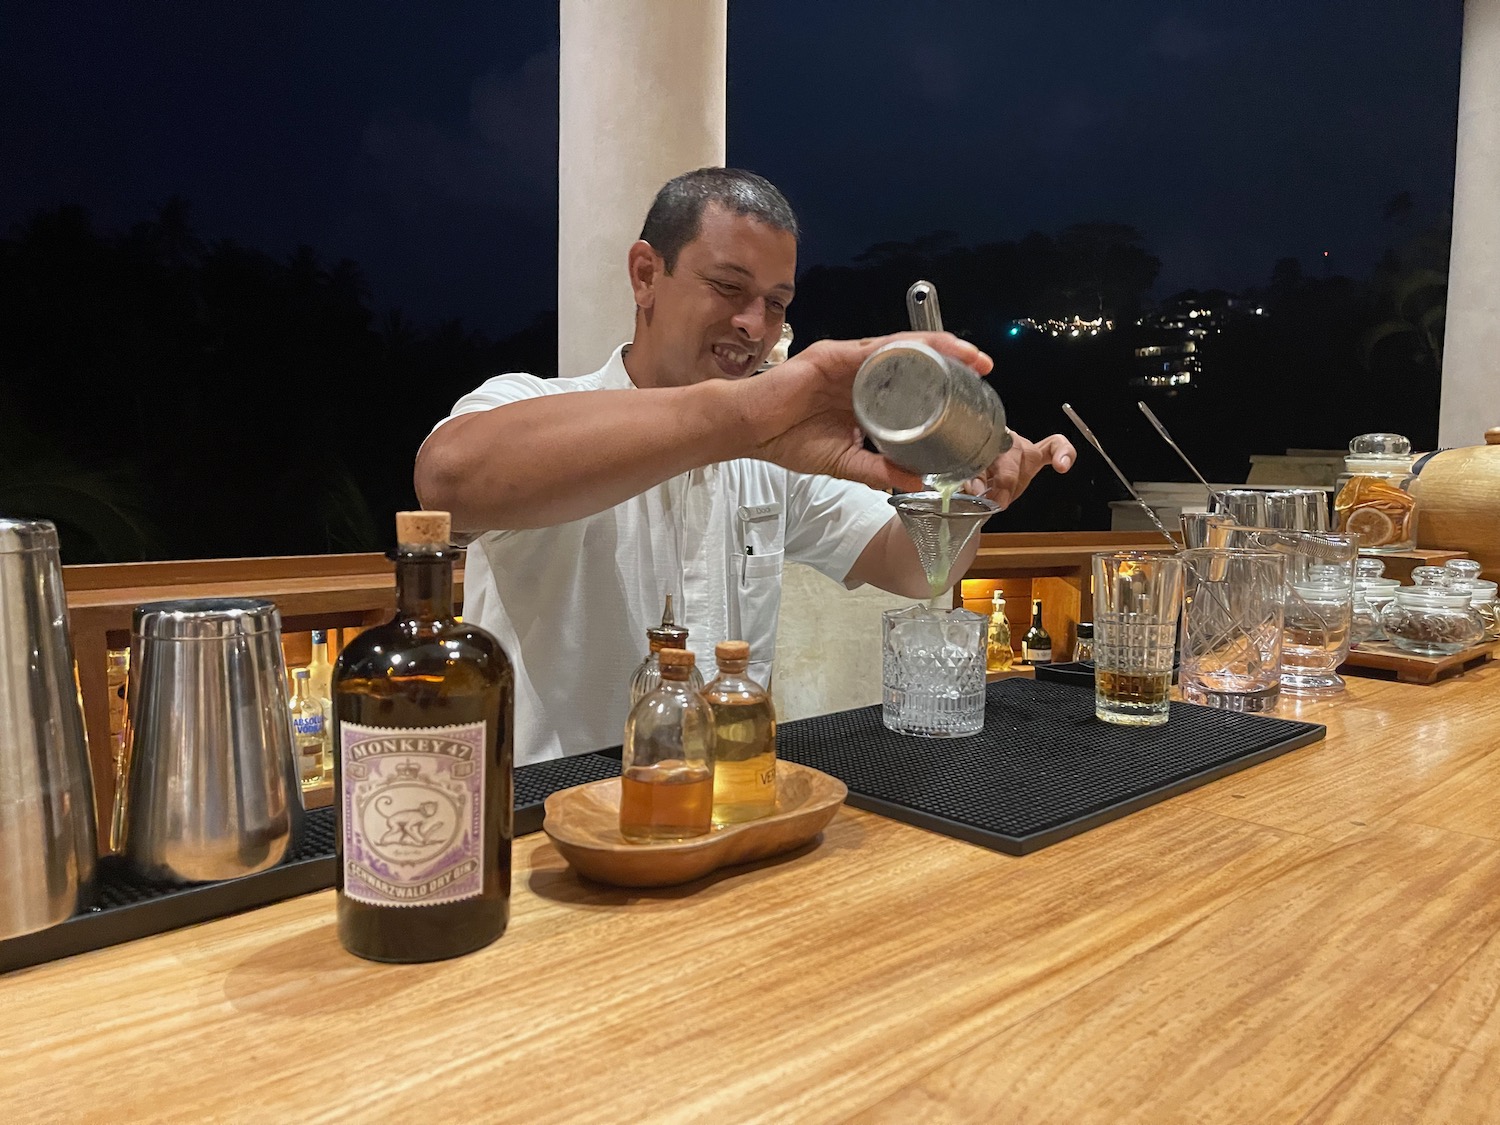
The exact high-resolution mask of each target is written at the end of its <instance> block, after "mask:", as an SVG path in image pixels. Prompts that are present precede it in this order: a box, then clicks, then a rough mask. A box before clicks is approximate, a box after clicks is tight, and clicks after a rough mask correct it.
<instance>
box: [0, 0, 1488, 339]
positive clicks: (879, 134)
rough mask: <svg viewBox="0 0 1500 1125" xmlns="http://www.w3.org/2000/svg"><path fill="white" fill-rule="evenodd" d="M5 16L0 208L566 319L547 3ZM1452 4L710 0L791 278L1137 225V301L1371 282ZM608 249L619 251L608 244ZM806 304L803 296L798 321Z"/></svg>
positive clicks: (1444, 194) (94, 10) (1453, 105)
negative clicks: (725, 39) (923, 251)
mask: <svg viewBox="0 0 1500 1125" xmlns="http://www.w3.org/2000/svg"><path fill="white" fill-rule="evenodd" d="M20 7H21V6H20V5H9V6H7V9H6V13H5V14H4V16H0V104H3V105H4V107H5V109H4V112H3V114H0V164H3V167H4V169H5V172H4V175H3V177H0V224H3V225H4V226H5V227H6V228H9V227H11V226H12V225H13V224H15V223H17V222H20V221H23V220H25V219H26V218H27V217H29V216H30V215H31V214H33V213H35V212H36V211H37V210H39V209H42V208H48V207H53V206H56V205H58V204H60V203H65V202H70V203H80V204H82V205H84V206H85V207H87V208H88V209H89V210H90V212H91V213H92V214H93V215H94V217H95V221H96V223H97V224H99V225H100V226H101V227H103V228H104V229H106V230H123V229H124V228H126V227H128V226H129V225H130V224H131V223H133V222H136V221H139V220H142V219H145V218H149V217H151V216H153V215H154V214H155V212H156V209H157V208H158V207H159V206H160V205H161V204H162V203H164V202H165V201H166V200H167V199H168V198H169V197H171V196H174V195H177V196H182V197H185V198H186V199H187V200H188V201H189V202H190V204H191V207H192V212H191V215H192V223H193V225H194V227H195V229H196V230H197V231H198V233H199V234H200V235H201V236H203V237H205V238H208V239H217V238H232V239H235V240H236V241H239V242H241V243H243V244H246V245H249V246H252V247H255V248H257V249H261V250H265V251H267V252H270V253H272V254H276V255H278V256H283V255H286V254H289V253H290V252H291V251H292V250H293V249H294V248H295V247H296V246H298V245H299V244H304V243H305V244H307V245H310V246H312V247H313V248H314V249H315V250H316V251H317V252H318V253H319V255H320V257H321V258H322V259H323V260H325V261H327V262H332V261H335V260H337V259H339V258H342V257H348V258H353V259H354V260H356V261H357V262H358V263H359V264H360V265H361V266H362V267H363V269H364V272H365V275H366V277H367V279H368V282H369V285H370V289H371V294H372V298H373V301H374V303H375V305H376V306H377V307H379V308H387V307H399V308H401V309H402V310H403V311H404V312H406V313H407V314H408V315H409V316H412V317H415V318H417V319H418V320H419V321H424V322H428V323H434V322H436V321H438V320H441V319H446V318H450V317H462V318H463V320H464V322H465V324H466V325H468V326H470V327H472V328H478V329H481V330H484V331H486V332H488V333H491V334H495V335H499V334H504V333H507V332H510V331H513V330H515V329H517V328H520V327H521V326H523V325H525V324H526V323H527V322H529V321H530V320H531V319H532V317H533V316H534V315H535V314H536V313H538V312H540V311H543V310H546V309H550V308H552V307H553V305H554V300H555V292H556V275H555V267H554V265H553V263H554V261H555V247H556V216H555V209H556V187H557V184H556V177H557V172H556V167H557V140H556V130H557V11H556V6H555V4H552V3H550V2H548V0H536V2H533V3H518V2H512V3H506V4H499V3H495V2H494V0H489V2H484V3H478V2H475V3H463V4H459V3H455V4H448V5H441V6H437V7H436V8H433V9H429V8H428V7H427V6H419V5H408V4H396V3H376V2H373V0H363V2H360V3H320V4H316V5H310V4H301V3H297V4H292V3H265V4H258V5H254V6H251V5H203V6H194V5H189V4H173V5H144V4H120V3H118V2H113V3H97V4H78V3H59V4H56V5H50V6H44V5H40V4H31V5H25V11H24V13H18V12H17V9H18V8H20ZM1461 14H1462V13H1461V5H1460V3H1459V0H1438V2H1433V0H1403V2H1375V0H1368V2H1356V0H1305V2H1298V0H1281V2H1277V3H1272V2H1269V0H1259V2H1255V0H1242V2H1239V3H1234V4H1229V3H1219V2H1213V3H1208V2H1203V3H1193V4H1187V3H1175V4H1173V3H1153V2H1140V3H1126V4H1122V3H1118V2H1117V0H1116V2H1103V0H1073V2H1072V3H1070V4H1066V5H1037V4H1019V3H995V2H993V0H991V2H972V3H970V2H965V3H955V2H949V3H945V4H943V5H914V4H910V3H909V2H908V3H895V2H885V0H866V2H862V3H859V4H854V3H843V4H835V3H827V4H813V3H808V2H807V0H731V3H730V35H729V41H730V48H729V126H728V149H729V160H730V162H731V163H733V164H738V165H741V166H744V167H749V168H754V169H756V170H757V171H760V172H762V173H764V174H766V175H767V176H769V177H770V178H771V179H772V180H774V181H775V182H776V183H778V184H779V185H780V186H781V187H782V188H783V190H784V191H785V192H786V193H787V195H788V196H789V197H790V198H791V200H792V203H793V204H794V205H795V206H796V207H797V209H798V210H799V212H800V214H801V217H802V219H803V222H804V225H805V228H806V238H805V241H804V247H803V252H802V260H801V264H802V265H803V266H804V267H806V266H809V265H812V264H815V263H820V262H826V263H838V262H843V261H847V260H848V259H849V258H850V257H851V256H852V255H854V254H857V253H858V252H859V251H860V250H862V249H864V248H865V247H867V246H869V245H871V244H872V243H875V242H879V241H883V240H889V239H907V238H912V237H914V236H916V235H919V234H923V233H926V232H929V231H934V230H938V229H951V230H954V231H956V232H957V233H958V234H959V236H960V237H961V239H963V240H964V241H968V242H978V241H983V240H990V239H998V238H1015V237H1019V236H1021V235H1023V234H1025V233H1026V232H1027V231H1028V230H1032V229H1037V230H1041V231H1044V232H1048V233H1055V232H1056V231H1058V230H1059V229H1061V228H1062V227H1064V226H1066V225H1068V224H1069V223H1073V222H1080V221H1089V220H1114V221H1121V222H1127V223H1131V224H1134V225H1136V226H1137V227H1139V228H1140V229H1141V231H1142V232H1143V233H1144V235H1145V243H1146V245H1147V246H1148V247H1149V248H1150V249H1151V250H1152V251H1153V252H1154V253H1156V254H1157V255H1158V256H1160V258H1161V259H1162V263H1163V266H1162V272H1161V276H1160V278H1159V281H1158V284H1157V287H1156V293H1157V295H1158V296H1164V295H1166V294H1169V293H1172V292H1175V291H1177V290H1179V289H1182V288H1186V287H1189V286H1191V287H1199V288H1207V287H1224V288H1231V289H1234V288H1240V287H1243V286H1246V285H1250V284H1257V283H1264V281H1265V280H1266V279H1267V278H1268V276H1269V274H1270V269H1271V266H1272V264H1273V263H1274V262H1275V260H1276V259H1278V258H1281V257H1284V256H1296V257H1300V258H1301V259H1302V261H1303V264H1304V266H1305V268H1307V269H1308V271H1309V272H1318V271H1320V270H1321V269H1322V268H1323V266H1322V252H1323V251H1324V250H1327V251H1329V254H1330V257H1329V260H1328V263H1329V264H1328V268H1330V269H1331V270H1332V271H1333V272H1342V273H1347V274H1350V275H1354V276H1359V275H1362V274H1363V273H1365V272H1366V271H1368V269H1369V268H1370V266H1371V265H1372V264H1373V263H1374V261H1375V260H1376V259H1377V258H1378V257H1379V255H1380V254H1381V252H1382V251H1383V250H1384V249H1385V248H1386V246H1388V245H1389V244H1390V241H1391V238H1390V229H1389V224H1388V223H1387V222H1386V221H1385V220H1384V218H1383V212H1384V207H1385V204H1386V202H1387V201H1388V200H1389V199H1391V197H1393V196H1395V195H1396V194H1397V193H1399V192H1403V191H1405V192H1410V193H1412V196H1413V198H1414V201H1415V211H1414V213H1413V215H1412V216H1411V218H1410V219H1409V220H1408V222H1409V223H1411V224H1412V225H1413V226H1417V227H1419V226H1422V225H1426V224H1430V223H1433V222H1437V221H1440V220H1441V219H1442V218H1443V217H1444V216H1445V215H1446V213H1447V211H1448V208H1449V206H1450V203H1451V196H1452V181H1453V150H1454V132H1455V120H1456V113H1457V92H1458V59H1459V31H1460V24H1461ZM623 253H624V248H623V247H622V248H621V254H622V260H623ZM793 320H794V321H795V313H794V315H793Z"/></svg>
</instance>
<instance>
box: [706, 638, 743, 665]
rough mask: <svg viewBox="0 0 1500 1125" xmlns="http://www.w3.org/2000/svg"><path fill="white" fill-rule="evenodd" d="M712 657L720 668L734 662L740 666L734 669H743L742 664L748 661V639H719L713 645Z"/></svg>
mask: <svg viewBox="0 0 1500 1125" xmlns="http://www.w3.org/2000/svg"><path fill="white" fill-rule="evenodd" d="M714 659H715V660H716V661H717V662H718V665H719V667H720V669H722V668H723V667H724V666H725V665H726V664H735V665H739V666H740V667H738V668H737V669H736V671H744V667H743V666H744V665H745V664H748V663H749V662H750V644H749V642H748V641H720V642H719V643H718V644H716V645H714Z"/></svg>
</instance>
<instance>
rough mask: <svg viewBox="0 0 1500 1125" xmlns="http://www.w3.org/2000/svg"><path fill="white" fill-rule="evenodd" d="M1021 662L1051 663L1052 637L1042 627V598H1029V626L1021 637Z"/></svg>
mask: <svg viewBox="0 0 1500 1125" xmlns="http://www.w3.org/2000/svg"><path fill="white" fill-rule="evenodd" d="M1021 662H1022V663H1023V664H1051V663H1052V637H1051V636H1050V635H1049V634H1048V633H1047V630H1046V629H1043V628H1042V599H1041V598H1032V599H1031V628H1030V629H1027V630H1026V635H1025V636H1024V637H1022V638H1021Z"/></svg>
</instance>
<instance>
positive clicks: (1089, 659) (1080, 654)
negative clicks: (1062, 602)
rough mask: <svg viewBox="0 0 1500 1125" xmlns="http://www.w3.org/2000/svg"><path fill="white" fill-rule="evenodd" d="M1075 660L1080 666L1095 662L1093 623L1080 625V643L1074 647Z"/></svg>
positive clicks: (1087, 622) (1088, 622)
mask: <svg viewBox="0 0 1500 1125" xmlns="http://www.w3.org/2000/svg"><path fill="white" fill-rule="evenodd" d="M1073 660H1074V662H1075V663H1078V664H1092V663H1093V662H1094V623H1093V622H1092V621H1080V622H1079V623H1078V643H1077V644H1075V645H1074V646H1073Z"/></svg>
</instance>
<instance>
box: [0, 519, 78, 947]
mask: <svg viewBox="0 0 1500 1125" xmlns="http://www.w3.org/2000/svg"><path fill="white" fill-rule="evenodd" d="M94 824H95V822H94V786H93V780H92V777H91V775H90V772H89V751H88V739H87V736H86V734H85V731H84V725H83V705H82V702H81V701H80V699H79V695H78V681H77V679H76V678H75V677H74V670H73V643H72V639H71V638H70V636H69V634H68V606H67V600H66V597H65V595H64V592H63V583H62V563H61V560H60V557H59V554H58V544H57V528H56V527H54V526H53V525H52V524H51V523H49V522H48V521H46V520H16V519H4V518H0V939H4V938H10V937H17V936H19V935H21V934H26V933H31V932H33V931H35V930H42V929H46V928H47V927H48V926H53V925H56V924H57V923H58V922H62V921H64V920H66V919H67V918H68V917H69V916H71V915H72V914H73V913H74V912H75V911H77V910H78V909H79V908H80V907H82V906H84V905H86V904H87V901H88V897H89V892H90V890H91V888H92V882H93V878H94V857H95V852H96V849H95V839H96V837H95V827H94Z"/></svg>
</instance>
